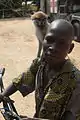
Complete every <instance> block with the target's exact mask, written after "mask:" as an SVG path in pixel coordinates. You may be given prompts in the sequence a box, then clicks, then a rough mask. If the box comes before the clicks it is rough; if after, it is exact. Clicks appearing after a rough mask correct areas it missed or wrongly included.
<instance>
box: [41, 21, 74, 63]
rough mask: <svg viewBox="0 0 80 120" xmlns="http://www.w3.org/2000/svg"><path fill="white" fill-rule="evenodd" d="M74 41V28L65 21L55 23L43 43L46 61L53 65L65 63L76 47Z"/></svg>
mask: <svg viewBox="0 0 80 120" xmlns="http://www.w3.org/2000/svg"><path fill="white" fill-rule="evenodd" d="M72 40H73V26H72V25H71V24H70V23H69V22H68V21H66V20H63V19H58V20H55V21H53V22H52V23H51V25H50V29H49V31H48V33H47V35H46V36H45V39H44V43H43V52H44V54H45V57H46V60H47V61H48V62H50V63H52V64H58V63H60V62H63V61H64V60H65V57H66V56H67V54H69V53H70V52H71V51H72V49H73V47H74V44H73V43H72Z"/></svg>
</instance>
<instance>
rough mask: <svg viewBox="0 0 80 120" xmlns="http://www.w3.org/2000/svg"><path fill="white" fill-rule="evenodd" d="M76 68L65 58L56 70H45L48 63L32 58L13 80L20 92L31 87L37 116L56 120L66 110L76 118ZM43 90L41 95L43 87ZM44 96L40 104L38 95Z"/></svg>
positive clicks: (78, 90)
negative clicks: (27, 66)
mask: <svg viewBox="0 0 80 120" xmlns="http://www.w3.org/2000/svg"><path fill="white" fill-rule="evenodd" d="M79 79H80V72H79V70H77V68H76V67H75V66H74V65H73V64H72V63H71V61H70V60H67V61H66V63H65V64H64V66H63V67H62V69H61V70H60V71H59V72H55V71H51V72H49V71H48V65H47V64H46V65H45V64H44V63H42V64H41V63H40V61H39V60H38V59H37V60H35V61H34V62H33V63H32V65H31V66H30V68H29V69H28V71H27V72H24V73H23V74H21V75H20V76H19V77H18V78H15V79H14V80H13V84H14V85H15V86H16V88H17V89H18V90H19V91H20V92H21V93H22V95H23V96H25V95H27V94H29V93H31V92H33V91H34V90H35V99H36V111H38V114H37V117H39V118H44V119H51V120H59V119H60V118H61V116H62V115H63V113H64V112H65V111H66V110H69V111H71V112H72V114H73V115H74V116H76V118H77V120H80V118H79V117H80V116H79V112H80V105H79V101H80V95H79V93H80V80H79ZM47 86H49V87H48V89H47V92H46V94H45V95H44V93H45V91H46V88H47ZM43 96H44V99H43V101H42V103H41V104H40V102H41V100H42V98H43Z"/></svg>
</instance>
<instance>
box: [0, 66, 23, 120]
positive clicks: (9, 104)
mask: <svg viewBox="0 0 80 120" xmlns="http://www.w3.org/2000/svg"><path fill="white" fill-rule="evenodd" d="M4 73H5V68H0V92H1V93H2V92H3V91H4V85H3V79H2V77H3V75H4ZM2 104H3V108H0V111H1V114H2V115H3V117H4V119H5V120H22V119H21V118H20V116H19V115H18V113H17V110H16V108H15V106H14V101H13V100H11V99H10V97H4V98H3V100H2Z"/></svg>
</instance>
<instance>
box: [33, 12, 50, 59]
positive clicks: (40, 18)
mask: <svg viewBox="0 0 80 120" xmlns="http://www.w3.org/2000/svg"><path fill="white" fill-rule="evenodd" d="M31 19H32V21H33V23H34V26H35V32H36V33H35V34H36V37H37V40H38V42H39V45H38V46H39V47H38V52H37V57H40V55H41V51H42V43H43V40H44V38H45V35H46V33H47V31H48V28H49V25H50V23H49V22H48V15H47V14H45V13H44V12H42V11H38V12H35V13H34V14H33V15H32V16H31Z"/></svg>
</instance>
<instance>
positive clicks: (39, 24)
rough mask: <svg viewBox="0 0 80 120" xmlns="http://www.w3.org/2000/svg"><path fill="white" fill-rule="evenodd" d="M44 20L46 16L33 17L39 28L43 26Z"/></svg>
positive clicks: (45, 20)
mask: <svg viewBox="0 0 80 120" xmlns="http://www.w3.org/2000/svg"><path fill="white" fill-rule="evenodd" d="M46 22H47V19H46V18H35V19H34V23H35V25H36V26H38V27H41V28H43V27H45V25H46Z"/></svg>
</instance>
